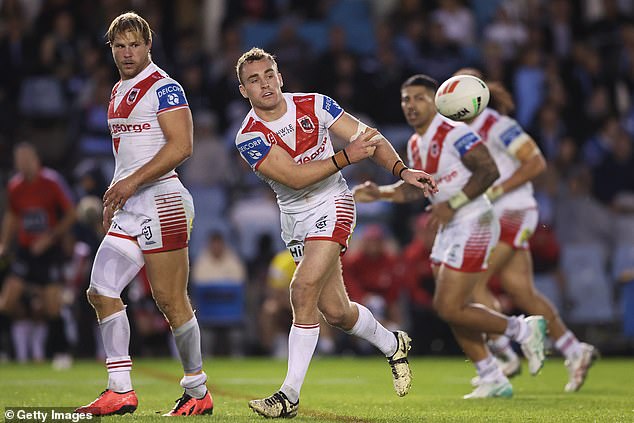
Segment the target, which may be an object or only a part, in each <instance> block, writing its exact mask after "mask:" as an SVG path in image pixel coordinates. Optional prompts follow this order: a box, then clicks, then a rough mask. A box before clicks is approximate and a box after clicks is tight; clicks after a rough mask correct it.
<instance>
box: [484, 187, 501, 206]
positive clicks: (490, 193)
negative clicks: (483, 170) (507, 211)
mask: <svg viewBox="0 0 634 423" xmlns="http://www.w3.org/2000/svg"><path fill="white" fill-rule="evenodd" d="M502 194H504V188H503V187H502V185H497V186H492V187H489V189H488V190H487V191H486V192H485V195H486V196H487V198H488V199H489V201H491V202H493V201H495V200H497V199H498V198H500V196H502Z"/></svg>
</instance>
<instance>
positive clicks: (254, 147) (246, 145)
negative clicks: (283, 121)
mask: <svg viewBox="0 0 634 423" xmlns="http://www.w3.org/2000/svg"><path fill="white" fill-rule="evenodd" d="M270 149H271V146H270V145H269V144H267V143H266V142H265V141H264V140H263V139H262V138H261V137H255V138H251V139H250V140H247V141H244V142H242V143H240V144H238V151H239V152H240V154H242V157H244V159H245V160H246V161H247V163H249V165H250V166H255V164H256V163H257V162H258V161H259V160H260V159H261V158H262V157H264V156H265V155H266V153H268V152H269V150H270Z"/></svg>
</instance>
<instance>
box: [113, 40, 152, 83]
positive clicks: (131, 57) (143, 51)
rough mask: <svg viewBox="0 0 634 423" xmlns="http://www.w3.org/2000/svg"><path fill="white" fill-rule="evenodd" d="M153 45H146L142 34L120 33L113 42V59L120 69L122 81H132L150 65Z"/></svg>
mask: <svg viewBox="0 0 634 423" xmlns="http://www.w3.org/2000/svg"><path fill="white" fill-rule="evenodd" d="M151 47H152V43H149V44H145V42H144V41H143V39H142V38H141V36H140V34H138V33H136V32H133V31H126V32H120V33H118V34H117V35H116V36H115V37H114V41H113V42H112V46H111V48H112V57H113V58H114V63H115V64H116V65H117V68H118V69H119V74H120V75H121V79H123V80H126V79H132V78H134V77H135V76H137V75H138V74H139V73H140V72H141V71H142V70H143V69H145V67H146V66H147V65H148V64H149V63H150V55H149V53H150V48H151Z"/></svg>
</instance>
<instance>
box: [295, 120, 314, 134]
mask: <svg viewBox="0 0 634 423" xmlns="http://www.w3.org/2000/svg"><path fill="white" fill-rule="evenodd" d="M297 123H299V127H300V128H302V131H304V132H306V133H307V134H312V133H313V131H315V124H314V123H313V121H312V119H311V118H310V116H302V117H300V118H299V119H297Z"/></svg>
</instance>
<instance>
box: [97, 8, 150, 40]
mask: <svg viewBox="0 0 634 423" xmlns="http://www.w3.org/2000/svg"><path fill="white" fill-rule="evenodd" d="M128 31H131V32H135V33H137V34H139V35H140V36H141V38H142V39H143V41H144V42H145V44H149V43H150V42H152V30H151V29H150V24H148V23H147V21H146V20H145V19H143V18H142V17H141V16H140V15H138V14H136V13H135V12H126V13H122V14H121V15H119V16H117V17H116V18H115V19H114V20H113V21H112V23H111V24H110V27H109V28H108V32H106V38H107V39H108V44H110V45H112V43H113V42H114V38H115V37H116V36H117V34H122V33H125V32H128Z"/></svg>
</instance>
